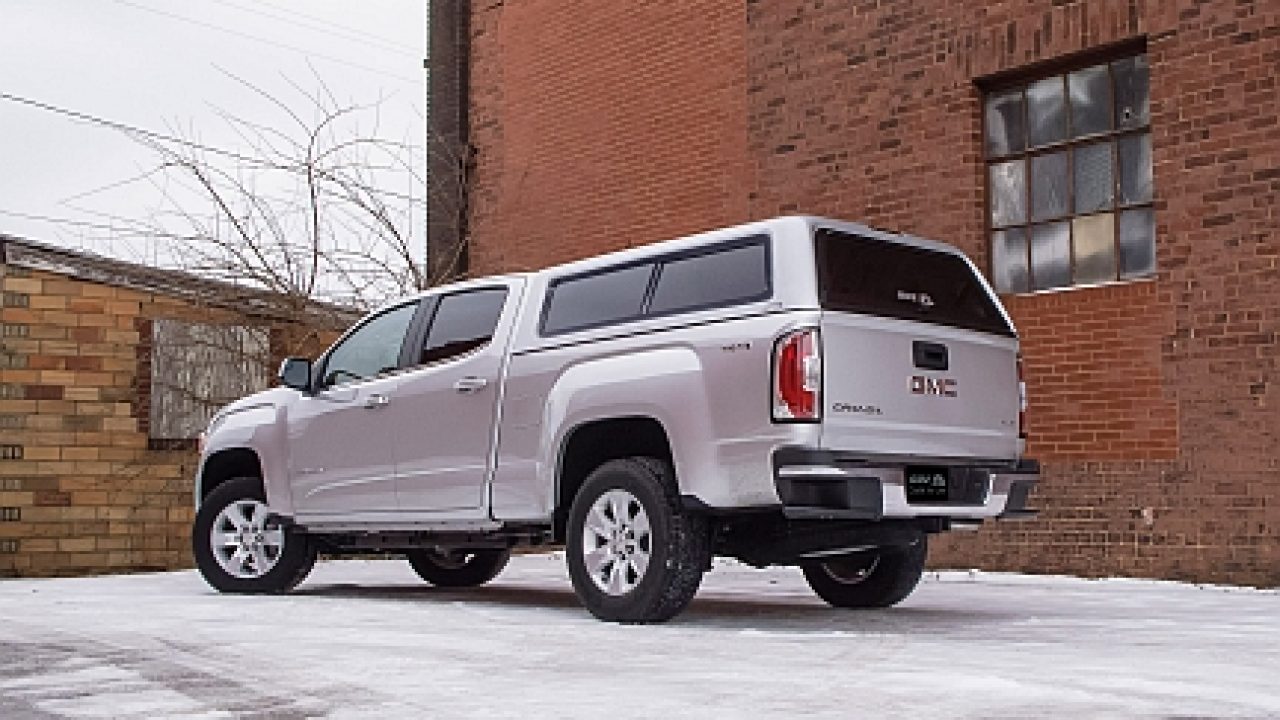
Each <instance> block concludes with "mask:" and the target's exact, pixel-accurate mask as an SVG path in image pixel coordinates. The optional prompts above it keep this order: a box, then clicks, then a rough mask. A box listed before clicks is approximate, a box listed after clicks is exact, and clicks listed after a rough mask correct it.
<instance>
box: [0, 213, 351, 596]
mask: <svg viewBox="0 0 1280 720" xmlns="http://www.w3.org/2000/svg"><path fill="white" fill-rule="evenodd" d="M0 261H2V262H0V283H2V284H3V289H4V295H3V303H2V304H0V321H2V325H0V327H3V333H2V334H0V577H4V576H10V575H70V574H85V573H95V572H108V571H126V570H129V571H133V570H163V569H172V568H177V567H187V566H189V565H190V550H189V548H190V544H191V543H190V523H191V519H192V479H193V475H194V472H195V467H194V464H195V461H196V456H195V447H196V440H195V438H196V436H197V435H198V433H199V432H200V431H201V430H202V429H203V427H204V425H205V423H206V422H207V420H208V418H209V416H210V414H211V413H212V412H213V411H214V410H215V409H216V408H217V407H218V406H219V405H220V404H221V403H224V402H226V401H227V400H230V399H233V398H235V397H238V396H240V395H242V394H244V393H245V392H248V391H250V390H255V389H259V388H261V387H264V386H265V385H266V383H268V382H269V381H270V379H271V369H272V367H273V363H274V362H276V361H277V359H278V358H279V357H280V356H283V355H285V354H307V353H314V352H315V351H316V349H317V348H318V347H319V346H320V345H322V344H323V343H324V341H326V340H328V339H331V337H332V329H334V328H337V327H340V326H341V325H342V324H343V323H347V322H349V321H350V320H351V319H352V318H351V316H350V315H348V314H345V313H343V312H342V311H337V310H334V309H332V308H325V307H323V306H320V305H317V304H314V303H313V304H308V305H305V306H304V307H303V308H302V310H297V309H294V306H293V305H292V304H290V303H287V302H282V300H284V299H283V298H280V297H278V296H272V295H268V294H265V293H261V292H255V291H250V290H246V289H244V288H239V287H234V286H229V285H226V284H222V283H212V282H208V281H202V280H200V279H199V278H196V277H193V276H191V275H187V274H184V273H177V272H171V271H162V270H157V269H154V268H149V267H144V266H140V265H135V264H131V263H125V262H118V261H113V260H107V259H104V258H99V257H95V256H91V255H87V254H83V253H76V252H71V251H67V250H65V249H60V248H53V247H49V246H46V245H42V244H39V243H34V242H30V241H26V240H21V239H18V238H12V237H7V236H3V235H0ZM299 319H305V323H301V324H300V323H299V322H298V320H299Z"/></svg>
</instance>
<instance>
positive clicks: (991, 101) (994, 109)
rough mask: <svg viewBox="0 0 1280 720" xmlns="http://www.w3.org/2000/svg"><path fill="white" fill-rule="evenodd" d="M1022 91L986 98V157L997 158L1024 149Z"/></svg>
mask: <svg viewBox="0 0 1280 720" xmlns="http://www.w3.org/2000/svg"><path fill="white" fill-rule="evenodd" d="M1024 118H1025V115H1024V114H1023V112H1022V91H1021V90H1015V91H1013V92H1007V93H1003V94H1001V95H992V96H991V97H989V98H987V155H989V156H999V155H1008V154H1009V153H1011V152H1017V151H1019V150H1021V149H1023V148H1024V147H1026V129H1025V127H1024V126H1025V121H1024Z"/></svg>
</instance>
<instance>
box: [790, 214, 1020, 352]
mask: <svg viewBox="0 0 1280 720" xmlns="http://www.w3.org/2000/svg"><path fill="white" fill-rule="evenodd" d="M814 247H815V249H816V251H817V255H818V300H819V303H820V304H821V306H822V308H823V309H824V310H835V311H838V312H851V313H858V314H861V315H876V316H879V317H887V318H898V319H900V320H915V321H920V322H927V323H930V324H933V325H949V326H951V327H960V328H968V329H970V330H978V331H980V332H988V333H995V334H997V335H1012V334H1013V331H1012V330H1011V329H1010V328H1009V323H1008V321H1006V320H1005V317H1004V314H1003V313H1001V312H1000V306H999V305H998V304H996V303H994V302H992V301H991V295H990V294H989V293H988V292H987V287H986V285H985V284H984V283H983V282H982V281H981V280H980V279H979V275H978V273H977V272H975V270H974V268H973V267H972V266H971V265H970V264H969V261H968V260H966V259H965V258H964V256H962V255H956V254H953V253H949V252H939V251H937V250H929V249H926V248H921V247H915V246H913V245H904V244H902V243H897V242H890V241H887V240H878V239H876V238H868V237H862V236H860V235H854V234H852V233H844V232H839V231H837V230H828V229H825V228H824V229H820V230H817V231H816V232H815V233H814Z"/></svg>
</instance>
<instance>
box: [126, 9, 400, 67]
mask: <svg viewBox="0 0 1280 720" xmlns="http://www.w3.org/2000/svg"><path fill="white" fill-rule="evenodd" d="M115 1H116V2H117V3H119V4H121V5H128V6H129V7H132V8H134V9H137V10H141V11H143V12H149V13H153V14H156V15H161V16H163V17H167V18H170V19H173V20H179V21H181V22H185V23H190V24H192V25H199V26H201V27H206V28H209V29H210V30H217V31H218V32H224V33H227V34H229V35H236V36H238V37H242V38H245V39H247V40H252V41H254V42H258V43H262V44H264V45H270V46H271V47H275V48H280V49H283V50H292V51H293V52H297V53H302V54H303V55H306V56H308V57H317V58H323V59H325V60H328V61H330V62H335V63H338V64H339V65H347V66H349V67H353V68H357V69H360V70H364V71H366V72H371V73H374V74H377V75H382V76H384V77H387V78H390V79H393V80H398V81H400V82H402V83H406V84H410V85H417V84H418V81H417V80H415V79H413V78H410V77H407V76H405V75H397V74H395V73H389V72H386V71H384V70H379V69H378V68H375V67H371V66H369V65H362V64H360V63H357V62H351V61H350V60H344V59H342V58H338V57H334V56H332V55H325V54H323V53H318V52H313V51H311V50H307V49H305V48H300V47H297V46H296V45H286V44H285V43H281V42H277V41H275V40H269V39H267V38H263V37H259V36H257V35H251V34H249V33H246V32H241V31H239V30H232V29H231V28H227V27H223V26H221V25H215V24H213V23H208V22H205V21H203V20H196V19H195V18H190V17H187V16H185V15H179V14H177V13H171V12H168V11H166V10H160V9H158V8H152V7H147V6H146V5H140V4H138V3H136V2H132V1H131V0H115Z"/></svg>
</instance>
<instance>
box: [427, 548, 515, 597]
mask: <svg viewBox="0 0 1280 720" xmlns="http://www.w3.org/2000/svg"><path fill="white" fill-rule="evenodd" d="M405 555H406V556H407V557H408V558H409V566H410V567H412V568H413V571H414V572H416V573H418V577H420V578H422V579H423V580H426V581H427V582H429V583H431V584H432V585H435V586H436V587H444V588H468V587H476V586H478V585H483V584H485V583H487V582H489V581H490V580H492V579H494V578H495V577H497V576H498V573H500V572H502V569H503V568H505V567H506V566H507V562H508V561H509V560H511V551H510V550H507V549H505V548H504V549H502V550H493V549H483V550H442V549H436V548H423V549H419V550H410V551H408V552H406V553H405Z"/></svg>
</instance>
